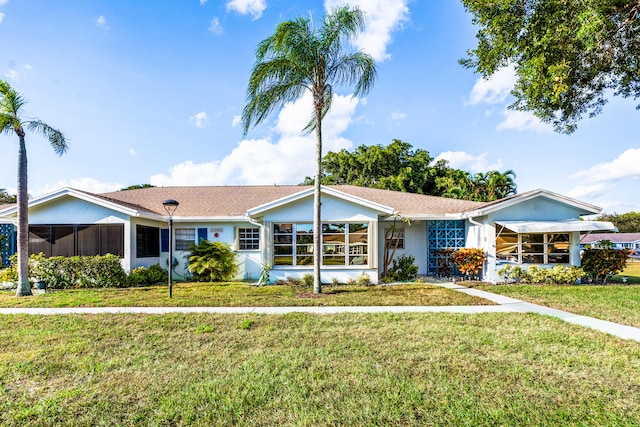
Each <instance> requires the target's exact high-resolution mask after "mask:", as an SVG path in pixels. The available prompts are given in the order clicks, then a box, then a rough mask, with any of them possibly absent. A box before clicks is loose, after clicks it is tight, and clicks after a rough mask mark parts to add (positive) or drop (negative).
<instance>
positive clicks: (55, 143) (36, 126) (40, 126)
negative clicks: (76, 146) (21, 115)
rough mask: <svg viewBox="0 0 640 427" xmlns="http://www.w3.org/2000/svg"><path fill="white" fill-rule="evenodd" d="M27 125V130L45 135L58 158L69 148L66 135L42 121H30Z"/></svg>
mask: <svg viewBox="0 0 640 427" xmlns="http://www.w3.org/2000/svg"><path fill="white" fill-rule="evenodd" d="M26 125H27V129H29V130H30V131H32V132H38V133H40V134H42V135H44V136H45V137H46V138H47V139H48V140H49V142H50V143H51V147H52V148H53V151H55V152H56V154H57V155H58V156H61V155H63V154H64V153H65V152H66V151H67V149H68V148H69V145H68V144H67V139H66V138H65V136H64V134H63V133H62V132H60V131H59V130H57V129H54V128H52V127H51V126H49V125H48V124H46V123H45V122H43V121H42V120H39V119H36V120H30V121H28V122H27V123H26Z"/></svg>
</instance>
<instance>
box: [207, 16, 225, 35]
mask: <svg viewBox="0 0 640 427" xmlns="http://www.w3.org/2000/svg"><path fill="white" fill-rule="evenodd" d="M209 31H211V32H212V33H213V34H222V33H223V32H224V29H223V28H222V25H220V20H219V19H218V18H213V19H212V20H211V22H210V23H209Z"/></svg>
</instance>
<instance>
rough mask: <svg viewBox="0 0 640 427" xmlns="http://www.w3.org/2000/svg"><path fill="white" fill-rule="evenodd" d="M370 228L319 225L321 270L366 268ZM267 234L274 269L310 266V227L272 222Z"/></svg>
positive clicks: (335, 223)
mask: <svg viewBox="0 0 640 427" xmlns="http://www.w3.org/2000/svg"><path fill="white" fill-rule="evenodd" d="M372 228H373V227H372V224H371V222H369V221H366V222H351V221H327V222H323V223H322V231H323V232H322V268H331V267H334V268H369V266H370V263H371V250H372V244H373V242H372V239H371V230H372ZM362 230H365V231H364V232H362ZM271 231H272V235H271V245H272V246H271V247H272V249H273V251H272V255H271V261H272V265H273V266H274V267H285V268H287V267H288V268H291V267H306V268H309V267H312V266H313V260H314V255H313V223H310V222H274V223H272V225H271ZM363 242H364V245H363V244H362V243H363ZM341 260H342V262H340V261H341Z"/></svg>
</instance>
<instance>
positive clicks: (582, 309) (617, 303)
mask: <svg viewBox="0 0 640 427" xmlns="http://www.w3.org/2000/svg"><path fill="white" fill-rule="evenodd" d="M476 287H477V288H479V289H483V290H486V291H489V292H493V293H496V294H501V295H506V296H509V297H512V298H517V299H521V300H523V301H528V302H532V303H535V304H540V305H545V306H547V307H553V308H557V309H560V310H565V311H569V312H571V313H576V314H582V315H585V316H591V317H596V318H598V319H602V320H609V321H611V322H616V323H622V324H625V325H629V326H635V327H638V328H640V286H639V285H572V286H558V285H482V286H476Z"/></svg>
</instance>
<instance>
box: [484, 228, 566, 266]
mask: <svg viewBox="0 0 640 427" xmlns="http://www.w3.org/2000/svg"><path fill="white" fill-rule="evenodd" d="M570 243H571V240H570V235H569V233H520V234H518V233H516V232H514V231H512V230H509V229H508V228H503V229H501V230H500V231H499V232H498V235H497V237H496V257H497V259H498V260H499V261H500V260H501V261H510V262H515V263H517V264H568V263H569V261H570V259H569V250H570V246H571V245H570Z"/></svg>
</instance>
